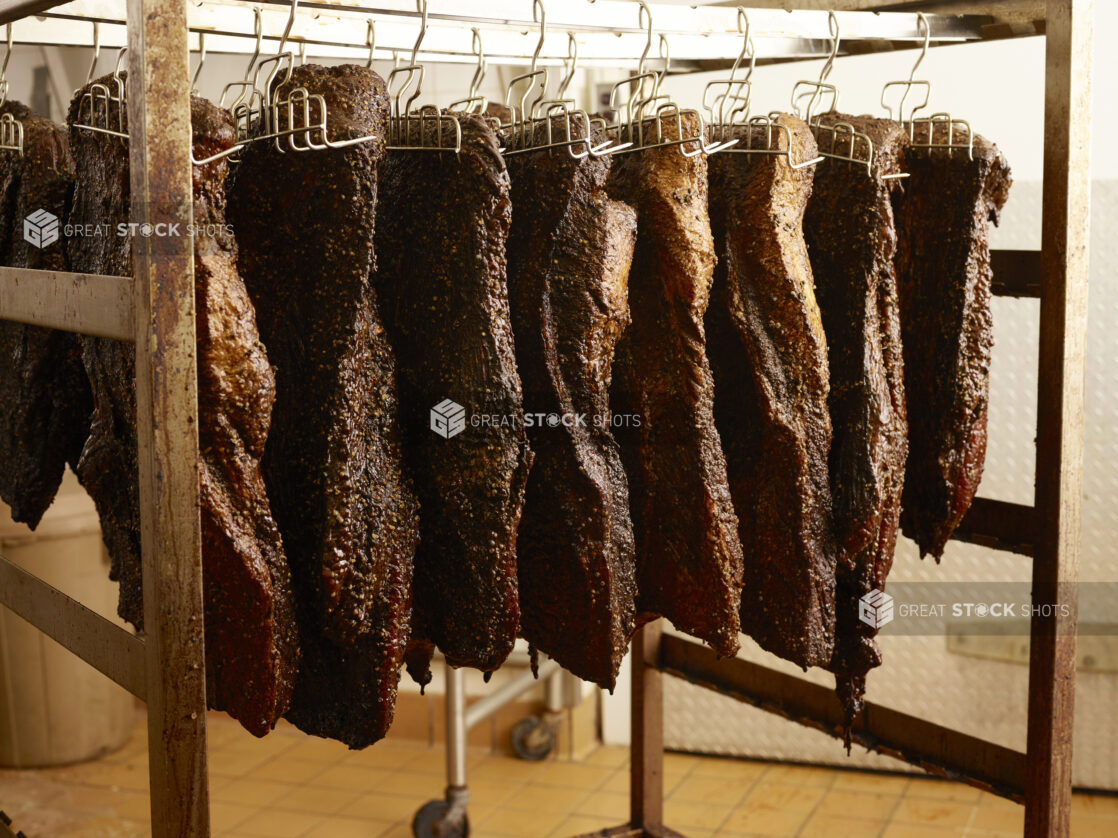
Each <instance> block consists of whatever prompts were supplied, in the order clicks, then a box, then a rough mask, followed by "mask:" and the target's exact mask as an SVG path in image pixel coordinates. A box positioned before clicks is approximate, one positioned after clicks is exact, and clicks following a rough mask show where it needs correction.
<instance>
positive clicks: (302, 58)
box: [299, 41, 307, 67]
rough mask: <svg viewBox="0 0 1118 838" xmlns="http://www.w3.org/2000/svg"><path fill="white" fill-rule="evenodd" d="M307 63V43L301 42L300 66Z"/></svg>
mask: <svg viewBox="0 0 1118 838" xmlns="http://www.w3.org/2000/svg"><path fill="white" fill-rule="evenodd" d="M306 63H307V42H306V41H300V42H299V66H300V67H302V66H303V65H304V64H306Z"/></svg>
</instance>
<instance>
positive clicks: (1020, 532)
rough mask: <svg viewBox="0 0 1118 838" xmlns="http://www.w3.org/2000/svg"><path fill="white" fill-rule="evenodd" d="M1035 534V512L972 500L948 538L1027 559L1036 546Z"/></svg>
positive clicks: (987, 501) (1022, 506)
mask: <svg viewBox="0 0 1118 838" xmlns="http://www.w3.org/2000/svg"><path fill="white" fill-rule="evenodd" d="M1035 531H1036V510H1035V509H1034V508H1033V507H1031V506H1025V505H1024V504H1020V503H1008V502H1006V501H1003V500H993V499H992V498H975V499H974V502H973V503H972V504H971V507H970V509H969V510H968V511H967V514H966V517H964V518H963V520H962V522H961V523H960V524H959V526H958V527H957V528H956V530H955V532H954V534H953V535H952V536H951V537H952V538H954V539H955V540H957V541H966V542H969V543H970V544H980V545H982V546H983V547H992V548H993V549H995V550H1005V551H1007V552H1010V553H1020V554H1021V555H1022V556H1031V555H1033V551H1034V545H1035V543H1036V532H1035Z"/></svg>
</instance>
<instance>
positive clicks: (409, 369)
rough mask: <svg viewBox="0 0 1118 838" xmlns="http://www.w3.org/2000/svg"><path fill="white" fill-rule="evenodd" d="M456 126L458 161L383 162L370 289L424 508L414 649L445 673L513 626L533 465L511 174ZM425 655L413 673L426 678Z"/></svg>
mask: <svg viewBox="0 0 1118 838" xmlns="http://www.w3.org/2000/svg"><path fill="white" fill-rule="evenodd" d="M458 119H459V120H460V122H461V127H462V149H461V152H460V153H459V154H457V155H455V154H453V153H444V152H431V151H389V152H388V154H387V156H386V157H385V159H384V163H383V165H382V177H383V190H382V195H383V200H381V202H380V204H379V208H378V211H379V213H380V218H379V219H378V223H377V231H376V236H377V238H376V246H377V260H378V262H377V272H376V288H377V292H378V293H379V294H380V295H381V298H382V300H383V301H384V309H383V310H384V317H385V325H386V327H387V328H388V331H389V334H390V336H391V339H392V344H393V347H394V348H395V349H396V352H397V353H398V357H399V361H400V422H401V427H402V428H403V432H404V439H405V445H406V450H407V460H408V465H409V467H410V469H411V471H412V473H413V474H414V476H415V482H416V491H417V492H418V495H419V500H420V521H421V538H420V543H419V550H418V551H417V553H416V558H415V629H414V631H415V634H416V638H415V642H416V644H417V645H416V648H417V649H418V650H420V652H421V651H422V649H423V648H424V644H423V643H421V642H419V641H420V640H427V641H432V642H434V644H435V645H437V646H438V648H439V649H441V650H442V652H443V654H444V655H445V656H446V658H447V660H448V661H449V662H450V663H451V664H452V665H454V666H472V667H476V668H478V669H480V670H482V671H484V672H490V671H492V670H494V669H496V668H497V667H498V666H500V665H501V663H502V662H503V661H504V659H505V658H506V657H507V656H508V653H509V651H510V650H511V648H512V644H513V642H514V640H515V638H516V630H517V625H518V623H519V617H520V609H519V604H518V602H519V600H518V596H517V581H516V536H517V527H518V525H519V523H520V515H521V509H522V507H523V504H524V486H525V482H526V479H527V476H528V471H529V468H530V466H531V460H532V457H531V453H530V452H529V450H528V443H527V437H526V435H525V431H524V408H523V404H522V396H521V388H520V387H521V385H520V377H519V375H518V374H517V370H516V360H515V358H514V355H513V335H512V326H511V324H510V322H509V304H508V290H507V286H506V275H505V272H506V263H505V243H506V240H507V236H508V229H509V221H510V214H511V207H510V201H509V177H508V171H507V170H506V168H505V163H504V160H503V159H502V157H501V155H500V153H499V151H498V144H497V137H496V135H495V134H494V132H493V129H492V128H491V127H490V126H489V125H488V124H487V122H486V120H484V119H483V118H482V117H480V116H475V115H464V114H463V115H459V116H458ZM425 128H426V130H430V131H433V130H435V128H434V125H433V124H432V123H429V124H427V125H426V126H425ZM447 400H449V401H450V402H452V403H453V404H452V405H451V404H446V405H444V404H443V403H444V402H446V401H447ZM440 405H441V406H442V407H441V410H443V411H445V418H446V421H448V422H453V424H451V425H448V426H447V427H446V428H445V430H444V431H443V433H444V434H445V436H443V435H441V434H437V433H435V432H434V431H433V430H432V427H433V425H432V421H433V419H432V409H433V408H435V407H436V406H440ZM472 417H484V418H485V420H486V421H485V422H484V423H482V421H481V419H480V418H479V419H478V421H477V422H476V423H475V422H474V421H473V420H472ZM460 422H461V423H464V424H459V423H460ZM428 648H429V647H428ZM421 658H422V654H419V653H417V656H416V657H413V658H411V659H410V661H409V662H410V663H411V666H410V667H409V668H410V669H411V670H412V671H413V672H416V673H418V674H420V678H421V680H422V677H423V673H422V670H423V662H422V659H421Z"/></svg>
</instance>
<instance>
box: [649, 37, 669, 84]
mask: <svg viewBox="0 0 1118 838" xmlns="http://www.w3.org/2000/svg"><path fill="white" fill-rule="evenodd" d="M659 52H660V60H661V61H663V62H664V67H663V69H662V70H660V72H659V73H657V74H656V83H655V84H654V85H653V86H652V98H653V99H655V98H657V97H658V96H659V95H660V83H661V82H663V81H664V77H665V76H667V75H668V71H669V70H671V68H672V54H671V50H670V48H669V47H668V36H667V35H665V34H664V33H663V32H661V33H660V45H659Z"/></svg>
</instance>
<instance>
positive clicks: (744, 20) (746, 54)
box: [730, 6, 757, 83]
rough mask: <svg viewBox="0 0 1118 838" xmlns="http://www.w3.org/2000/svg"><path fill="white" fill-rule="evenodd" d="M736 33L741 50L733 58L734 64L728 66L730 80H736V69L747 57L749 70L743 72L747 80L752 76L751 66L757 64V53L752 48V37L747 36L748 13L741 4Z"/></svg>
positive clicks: (739, 67) (738, 68)
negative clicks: (739, 37) (739, 39)
mask: <svg viewBox="0 0 1118 838" xmlns="http://www.w3.org/2000/svg"><path fill="white" fill-rule="evenodd" d="M738 34H739V35H741V52H739V53H738V57H737V58H736V59H734V66H733V67H731V68H730V82H731V83H733V82H736V81H737V78H738V70H740V69H741V65H742V62H743V61H745V59H747V58H748V59H749V72H747V73H746V74H745V78H744V79H743V81H749V80H750V79H751V78H752V77H753V68H754V67H756V66H757V55H756V51H755V50H754V49H753V39H752V38H751V37H750V36H749V15H748V14H746V11H745V9H744V8H742V7H741V6H738Z"/></svg>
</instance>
